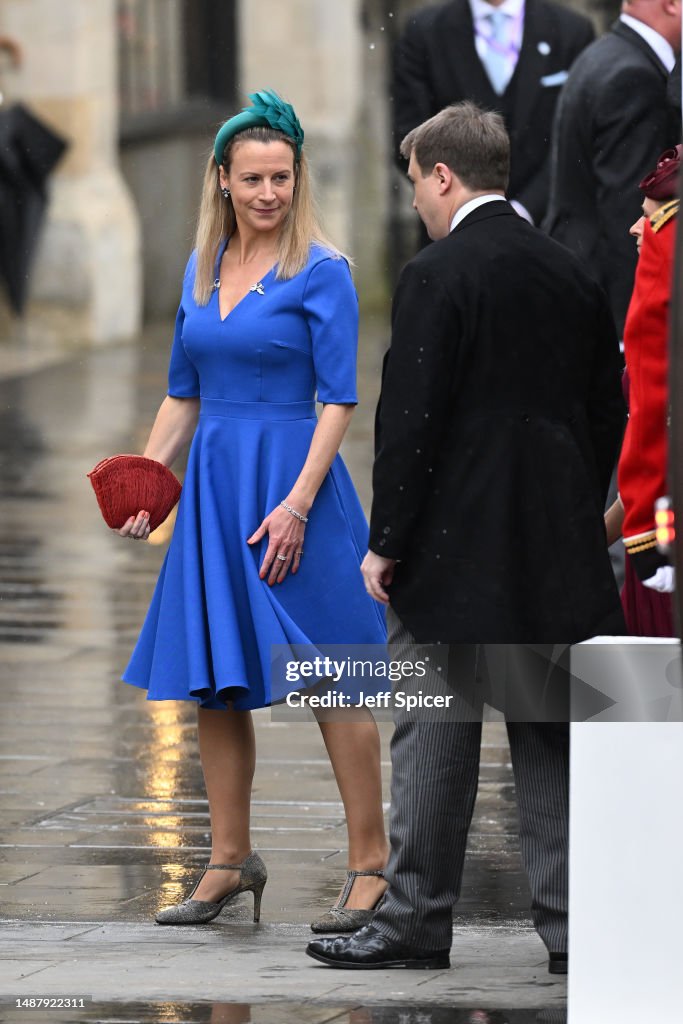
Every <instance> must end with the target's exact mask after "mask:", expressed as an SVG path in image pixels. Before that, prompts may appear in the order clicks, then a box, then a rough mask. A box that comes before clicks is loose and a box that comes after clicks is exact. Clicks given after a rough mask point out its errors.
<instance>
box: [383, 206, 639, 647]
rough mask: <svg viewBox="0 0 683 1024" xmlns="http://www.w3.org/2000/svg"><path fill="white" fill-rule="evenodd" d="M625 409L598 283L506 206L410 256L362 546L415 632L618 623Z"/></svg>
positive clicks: (435, 635)
mask: <svg viewBox="0 0 683 1024" xmlns="http://www.w3.org/2000/svg"><path fill="white" fill-rule="evenodd" d="M623 421H624V405H623V399H622V394H621V384H620V357H619V348H618V344H617V338H616V334H615V331H614V325H613V323H612V319H611V316H610V311H609V306H608V304H607V300H606V297H605V295H604V293H603V292H602V290H601V289H600V288H599V287H598V286H597V285H596V284H595V282H594V281H593V280H592V279H591V278H590V277H589V276H588V275H587V274H586V273H585V272H584V270H583V269H582V268H581V266H580V264H579V261H578V260H577V259H576V258H575V257H574V256H573V255H572V254H571V253H569V252H568V251H567V250H566V249H564V248H563V247H562V246H560V245H557V244H556V243H555V242H553V241H552V240H551V239H549V238H547V237H546V236H545V235H543V234H542V233H541V232H540V231H539V230H538V229H536V228H533V227H531V226H530V225H529V224H527V222H526V221H524V220H523V219H522V218H521V217H518V216H517V215H516V214H515V213H514V211H513V209H512V207H511V206H510V205H509V203H506V202H491V203H488V204H486V205H484V206H481V207H479V209H476V210H474V211H473V212H471V213H470V214H469V215H468V216H467V217H465V219H464V220H463V221H462V222H461V224H459V225H458V226H457V227H456V229H455V230H454V231H452V232H451V234H450V235H448V237H447V238H445V239H443V240H441V241H438V242H435V243H434V244H433V245H430V246H427V248H426V249H423V250H422V251H421V252H420V253H419V254H418V255H417V256H416V257H415V258H414V259H413V260H412V261H411V262H410V263H409V264H408V265H407V266H406V267H405V269H404V271H403V273H402V275H401V278H400V281H399V284H398V288H397V291H396V295H395V298H394V306H393V314H392V341H391V348H390V349H389V352H388V353H387V357H386V359H385V364H384V371H383V378H382V394H381V398H380V405H379V409H378V416H377V439H376V440H377V447H376V460H375V466H374V472H373V488H374V497H373V504H372V516H371V528H370V548H371V550H372V551H375V552H377V553H378V554H381V555H385V556H387V557H389V558H395V559H400V563H399V564H398V565H397V566H396V571H395V578H394V582H393V583H392V585H391V587H390V594H391V604H392V606H393V608H394V609H395V611H396V612H397V614H398V615H399V617H400V618H401V619H402V620H403V622H404V624H405V625H406V626H407V628H408V629H409V630H410V632H411V633H412V634H413V635H414V636H415V637H416V639H417V640H418V641H419V642H424V643H429V642H437V641H438V642H442V643H445V642H450V643H460V642H462V643H478V642H482V643H509V642H512V643H574V642H577V641H580V640H583V639H585V638H587V637H589V636H593V635H595V634H597V633H602V632H604V633H616V634H621V633H623V632H625V628H624V624H623V619H622V616H621V608H620V603H619V596H618V593H617V589H616V585H615V582H614V577H613V574H612V570H611V567H610V563H609V558H608V555H607V548H606V541H605V530H604V524H603V508H604V500H605V496H606V493H607V487H608V483H609V479H610V474H611V470H612V467H613V466H614V463H615V460H616V457H617V451H618V446H619V442H620V439H621V433H622V429H623Z"/></svg>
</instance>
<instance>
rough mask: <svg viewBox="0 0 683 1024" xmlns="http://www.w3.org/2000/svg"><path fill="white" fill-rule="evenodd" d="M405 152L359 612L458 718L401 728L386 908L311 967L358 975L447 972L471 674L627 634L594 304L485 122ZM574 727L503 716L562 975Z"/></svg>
mask: <svg viewBox="0 0 683 1024" xmlns="http://www.w3.org/2000/svg"><path fill="white" fill-rule="evenodd" d="M402 149H403V152H404V155H405V156H406V157H409V158H410V163H409V176H410V178H411V180H412V182H413V184H414V188H415V202H414V205H415V206H416V208H417V210H418V213H419V214H420V216H421V218H422V220H423V221H424V223H425V225H426V227H427V230H428V232H429V235H430V237H431V238H432V239H434V240H435V241H434V244H433V245H429V246H427V247H426V248H425V249H423V250H422V251H421V252H420V253H419V254H418V255H417V256H416V257H415V258H414V259H413V260H412V261H411V262H410V263H409V264H408V265H407V266H406V268H405V269H404V271H403V274H402V276H401V279H400V282H399V284H398V288H397V291H396V296H395V299H394V308H393V318H392V341H391V348H390V349H389V352H388V354H387V358H386V361H385V366H384V373H383V382H382V393H381V398H380V407H379V414H378V437H377V452H376V459H375V466H374V472H373V489H374V496H373V504H372V516H371V527H370V551H369V552H368V554H367V556H366V558H365V560H364V562H363V567H362V568H363V574H364V577H365V581H366V587H367V589H368V592H369V593H370V594H371V595H372V596H373V597H375V598H376V599H377V600H378V601H382V602H384V603H387V602H390V607H389V609H388V612H387V621H388V626H389V642H390V644H391V645H392V646H391V650H392V658H394V657H396V658H397V660H401V661H402V660H403V657H404V655H408V656H410V650H411V646H410V645H411V644H413V643H414V642H417V643H419V644H424V643H440V644H449V645H451V646H450V651H449V664H448V676H449V683H450V684H451V686H452V687H453V689H454V692H455V694H456V704H455V705H451V708H452V707H453V706H455V708H456V710H457V711H458V714H457V715H456V718H457V720H456V721H452V720H450V721H444V720H436V721H433V720H428V719H427V718H426V717H424V715H423V716H421V717H415V713H414V712H413V713H412V714H411V713H409V712H406V711H403V710H399V709H398V708H397V709H395V721H396V731H395V734H394V737H393V740H392V765H393V777H392V821H391V843H392V853H391V858H390V861H389V865H388V868H387V871H386V877H387V879H388V881H389V889H388V891H387V895H386V898H385V902H384V903H383V904H382V905H381V907H380V909H379V910H378V911H377V913H376V915H375V917H374V918H373V922H372V924H371V925H368V926H366V927H365V928H363V929H362V930H361V931H359V932H357V933H355V935H354V936H352V937H348V938H345V939H342V938H337V939H327V940H321V941H316V942H313V943H311V945H310V946H309V948H308V952H309V954H310V955H311V956H313V957H314V958H315V959H317V960H319V961H321V962H322V963H325V964H328V965H330V966H341V967H351V968H374V967H399V966H411V967H424V968H438V967H444V966H448V963H449V960H448V951H449V947H450V945H451V929H452V907H453V904H454V903H455V902H456V900H457V899H458V896H459V892H460V883H461V877H462V870H463V863H464V856H465V845H466V842H467V832H468V828H469V825H470V821H471V817H472V811H473V807H474V800H475V796H476V791H477V782H478V767H479V748H480V743H481V716H480V714H479V715H478V717H475V718H474V720H473V717H472V715H471V714H470V712H471V711H472V709H473V703H472V701H471V700H470V695H471V694H472V693H473V692H474V691H473V688H472V680H471V678H468V673H470V672H474V671H475V670H476V668H477V666H478V665H479V663H480V661H483V660H485V661H486V662H487V663H488V667H489V672H490V673H494V672H496V671H499V670H502V671H508V670H509V669H510V668H511V667H512V668H514V665H515V664H519V661H518V656H519V655H521V657H522V659H523V660H524V662H525V664H528V665H529V666H533V662H534V658H535V657H536V656H537V655H539V656H541V657H542V655H543V653H544V652H545V653H546V654H547V655H548V660H549V661H550V660H552V654H553V647H554V645H557V646H558V647H563V646H564V645H568V644H571V643H574V642H576V641H581V640H584V639H586V638H587V637H591V636H594V635H596V634H598V633H603V634H623V632H624V623H623V618H622V615H621V609H620V603H619V595H618V593H617V589H616V586H615V583H614V578H613V576H612V572H611V569H610V564H609V559H608V556H607V550H606V542H605V530H604V523H603V514H602V510H603V507H604V500H605V494H606V491H607V485H608V482H609V476H610V471H611V468H612V466H613V464H614V460H615V458H616V454H617V449H618V445H619V441H620V437H621V431H622V425H623V415H624V408H623V399H622V396H621V385H620V367H619V349H618V344H617V338H616V334H615V331H614V326H613V324H612V320H611V316H610V312H609V307H608V304H607V300H606V297H605V295H604V293H603V292H602V291H601V289H600V288H599V286H598V285H597V284H595V282H594V281H593V280H592V279H591V278H590V277H589V276H588V275H587V274H586V273H585V271H584V270H583V269H582V267H581V265H580V263H579V261H578V260H577V259H576V258H575V257H574V256H573V255H572V254H571V253H570V252H568V251H567V250H566V249H564V248H563V247H562V246H559V245H557V244H556V243H555V242H553V241H552V240H551V239H549V238H547V237H546V236H545V235H543V234H542V233H541V232H540V231H538V230H537V229H535V228H533V227H531V226H530V225H529V224H527V223H526V221H525V220H523V219H522V218H521V217H518V216H517V215H516V214H515V213H514V210H513V209H512V207H511V205H510V204H509V203H508V202H506V201H505V195H504V193H505V188H506V185H507V175H508V157H509V144H508V138H507V135H506V132H505V128H504V126H503V121H502V118H501V117H500V116H499V115H498V114H495V113H487V112H484V111H483V110H481V109H480V108H478V107H476V106H474V105H473V104H471V103H461V104H456V105H455V106H452V107H449V108H447V109H446V110H443V111H441V113H440V114H438V115H436V116H435V117H433V118H431V119H430V120H429V121H427V122H426V123H425V124H423V125H421V126H419V127H418V128H417V129H415V130H414V131H413V132H411V133H409V135H408V136H407V138H406V139H405V140H404V142H403V146H402ZM435 650H437V651H439V650H440V648H435ZM412 660H415V657H414V654H413V656H412ZM437 672H438V669H437V670H436V671H435V672H434V678H437ZM551 683H552V680H551ZM421 685H423V684H422V683H421ZM475 710H477V711H479V712H480V710H481V709H480V708H478V709H477V708H475ZM516 710H517V712H518V707H517V709H516ZM530 719H535V720H530ZM567 722H568V719H567V717H565V718H564V721H559V720H558V719H557V718H553V717H548V716H545V717H544V713H543V711H542V710H541V709H540V708H535V709H534V708H530V709H529V715H528V716H527V717H523V716H520V715H519V714H518V713H514V712H513V714H512V715H510V716H509V717H508V737H509V741H510V750H511V754H512V763H513V768H514V772H515V783H516V789H517V799H518V804H519V813H520V821H521V833H520V835H521V845H522V854H523V858H524V863H525V867H526V871H527V874H528V877H529V883H530V886H531V892H532V897H533V904H532V914H533V919H534V924H535V926H536V928H537V930H538V932H539V934H540V935H541V938H542V939H543V941H544V942H545V944H546V946H547V948H548V950H549V952H550V955H551V958H550V970H551V971H553V972H556V973H559V972H562V971H564V970H566V948H567V947H566V943H567V832H568V828H567V820H568V753H569V733H568V729H569V727H568V724H567Z"/></svg>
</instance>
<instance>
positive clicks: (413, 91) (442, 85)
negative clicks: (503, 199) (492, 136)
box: [391, 0, 594, 224]
mask: <svg viewBox="0 0 683 1024" xmlns="http://www.w3.org/2000/svg"><path fill="white" fill-rule="evenodd" d="M593 38H594V32H593V27H592V25H591V23H590V22H589V21H588V19H587V18H584V17H583V16H581V15H579V14H576V13H575V12H574V11H570V10H567V9H566V8H564V7H561V6H559V5H558V4H555V3H548V2H547V0H526V3H524V2H523V0H453V2H450V3H446V4H440V5H439V6H436V7H427V8H425V9H424V10H421V11H418V12H417V13H415V14H413V15H411V17H410V19H409V20H408V23H407V25H406V27H405V31H404V33H403V35H402V37H401V38H400V39H399V41H398V44H397V46H396V49H395V53H394V66H393V82H392V89H391V96H392V102H393V133H394V141H395V146H396V150H397V151H398V147H399V146H400V143H401V140H402V139H403V138H404V137H405V136H406V135H407V133H408V132H409V131H410V130H411V129H413V128H415V126H416V125H418V124H421V123H422V122H423V121H426V120H427V118H429V117H432V115H434V114H436V113H437V112H438V111H439V110H441V109H443V107H445V106H447V105H448V104H449V103H455V102H457V101H458V100H473V101H474V102H475V103H478V104H479V105H481V106H483V107H486V108H487V109H489V110H498V111H500V113H501V114H502V115H503V117H504V118H505V123H506V126H507V129H508V132H509V135H510V146H511V166H510V185H509V191H508V195H509V197H510V199H511V201H512V204H513V206H515V209H516V210H517V212H518V213H522V214H523V215H524V216H526V217H527V218H528V219H530V220H531V221H532V222H533V223H535V224H539V223H540V221H541V220H542V218H543V215H544V213H545V210H546V206H547V203H548V190H549V152H550V137H551V130H552V121H553V115H554V112H555V105H556V103H557V98H558V96H559V93H560V89H561V87H562V85H563V83H564V81H565V80H566V78H567V73H568V71H569V68H570V67H571V66H572V64H573V62H574V61H575V59H576V57H577V56H578V55H579V54H580V53H581V51H582V50H583V49H584V48H585V47H586V46H588V44H589V43H590V42H591V41H592V40H593ZM399 161H400V164H401V167H402V169H403V170H405V163H404V162H403V161H402V160H401V159H400V157H399Z"/></svg>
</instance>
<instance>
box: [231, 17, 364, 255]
mask: <svg viewBox="0 0 683 1024" xmlns="http://www.w3.org/2000/svg"><path fill="white" fill-rule="evenodd" d="M238 24H239V26H240V45H239V47H238V53H239V54H241V67H240V68H239V69H238V88H239V90H240V95H241V97H244V96H245V95H246V94H247V93H249V92H255V91H256V90H259V89H268V88H272V89H275V90H276V91H277V92H279V93H280V94H281V95H282V96H283V97H284V98H285V99H286V100H289V102H290V103H292V104H293V106H294V107H295V109H296V112H297V114H298V116H299V118H300V120H301V123H302V125H303V126H304V130H305V132H306V144H307V152H308V155H309V158H310V160H311V163H312V165H313V172H314V175H315V178H316V184H317V193H318V197H319V200H320V206H321V212H322V216H323V221H324V224H325V227H326V228H327V230H328V231H329V233H330V235H331V237H332V239H333V240H334V242H335V243H336V244H337V245H339V246H340V247H341V248H342V249H344V248H350V247H351V245H352V240H353V231H352V213H353V202H352V196H353V188H352V186H353V176H354V160H355V153H354V146H355V138H354V135H355V129H356V125H357V120H358V116H359V110H360V98H361V92H362V64H361V57H362V46H363V36H362V32H361V25H360V0H344V3H331V2H330V0H289V2H288V3H282V4H274V5H272V7H271V6H269V8H268V16H267V17H264V16H263V9H262V5H260V4H255V3H253V2H249V0H242V3H241V4H240V7H239V13H238Z"/></svg>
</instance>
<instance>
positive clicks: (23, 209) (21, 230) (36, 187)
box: [0, 103, 66, 313]
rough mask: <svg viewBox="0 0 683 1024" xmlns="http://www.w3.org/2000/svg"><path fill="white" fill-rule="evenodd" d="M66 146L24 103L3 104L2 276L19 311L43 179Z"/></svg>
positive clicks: (0, 120) (39, 216)
mask: <svg viewBox="0 0 683 1024" xmlns="http://www.w3.org/2000/svg"><path fill="white" fill-rule="evenodd" d="M65 148H66V142H65V141H64V139H61V138H60V137H59V136H58V135H55V133H54V132H53V131H52V130H51V129H50V128H48V127H47V126H46V125H44V124H42V123H41V122H40V121H39V120H38V119H37V118H36V117H34V115H33V114H31V113H30V112H29V111H28V110H27V109H26V107H24V106H22V105H21V104H20V103H17V104H15V105H14V106H12V107H10V108H9V109H8V110H0V277H1V278H2V279H3V281H4V282H5V285H6V288H7V295H8V298H9V301H10V303H11V304H12V308H13V309H14V310H15V311H16V312H17V313H21V312H22V310H23V308H24V305H25V303H26V296H27V291H28V279H29V270H30V267H31V262H32V259H33V255H34V253H35V249H36V244H37V241H38V235H39V233H40V226H41V223H42V220H43V214H44V212H45V204H46V201H47V199H46V190H45V182H46V179H47V176H48V175H49V173H50V171H51V170H52V168H53V167H54V166H55V164H56V163H57V161H58V160H59V158H60V157H61V155H62V153H63V152H64V150H65Z"/></svg>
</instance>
